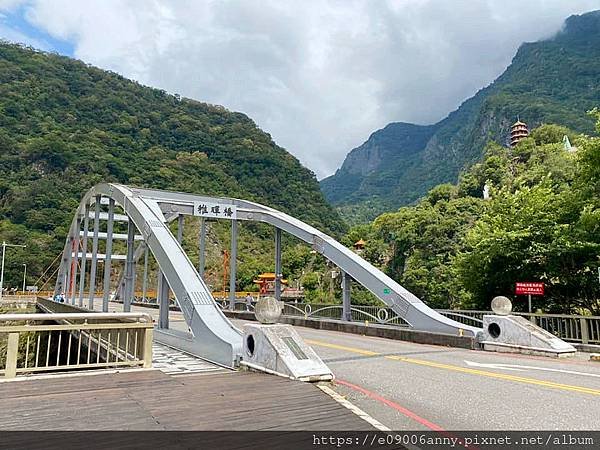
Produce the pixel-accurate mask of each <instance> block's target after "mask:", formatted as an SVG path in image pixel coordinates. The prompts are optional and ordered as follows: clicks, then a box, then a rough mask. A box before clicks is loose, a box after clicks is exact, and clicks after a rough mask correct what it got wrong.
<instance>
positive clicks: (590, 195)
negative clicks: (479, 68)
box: [349, 111, 600, 314]
mask: <svg viewBox="0 0 600 450" xmlns="http://www.w3.org/2000/svg"><path fill="white" fill-rule="evenodd" d="M593 116H595V117H596V119H597V120H598V123H597V130H598V132H600V113H599V112H598V111H595V112H594V113H593ZM565 135H568V136H569V138H570V140H571V142H572V143H573V145H574V146H576V147H577V150H576V151H575V152H568V151H567V150H565V148H564V145H563V143H562V141H563V137H564V136H565ZM485 184H488V186H490V192H491V198H490V199H488V200H484V199H483V198H482V191H483V187H484V185H485ZM599 232H600V139H599V138H596V137H589V136H583V135H577V134H575V133H573V132H571V131H570V130H568V129H567V128H565V127H562V126H557V125H543V126H541V127H539V128H537V129H535V130H533V132H532V133H531V136H530V137H529V138H527V139H524V140H523V141H521V142H520V143H519V144H518V145H517V147H515V148H514V149H508V148H505V147H502V146H500V145H498V144H495V143H490V144H489V145H488V146H487V147H486V151H485V158H484V160H483V161H482V162H480V163H478V164H475V165H474V166H473V167H472V168H471V169H470V170H469V171H468V172H466V173H464V174H463V175H462V177H461V179H460V180H459V182H458V184H457V185H452V184H442V185H439V186H437V187H435V188H434V189H432V190H430V191H429V193H428V194H427V195H426V196H425V198H424V199H422V200H421V201H420V202H419V203H417V204H416V205H414V206H407V207H403V208H400V210H399V211H398V212H394V213H387V214H383V215H381V216H379V217H378V218H377V219H376V220H375V221H374V222H373V223H372V224H369V225H360V226H358V227H355V228H353V229H352V230H351V231H350V233H349V235H352V236H353V239H356V238H357V237H358V236H361V237H362V238H363V239H366V241H367V248H366V253H365V255H366V256H367V258H368V259H370V260H371V261H372V262H373V263H375V264H378V265H380V266H381V267H382V268H383V269H384V270H385V271H386V272H387V273H388V274H389V275H390V276H392V277H393V278H394V279H396V280H398V281H399V282H400V283H401V284H402V285H404V286H405V287H406V288H407V289H409V290H411V291H412V292H413V293H415V294H416V295H417V296H419V297H420V298H421V299H423V301H425V302H426V303H427V304H429V305H430V306H433V307H438V308H447V307H452V308H466V309H489V304H490V301H491V299H492V298H493V297H494V296H496V295H507V296H509V297H514V296H513V293H514V284H515V282H517V281H542V282H544V283H545V284H546V287H547V288H546V296H545V297H544V298H537V299H534V308H542V309H543V310H545V311H546V312H563V313H574V312H580V313H581V312H583V313H594V314H600V284H599V283H598V268H599V267H600V256H598V255H600V237H599V236H600V233H599ZM522 300H523V299H522V298H521V299H516V305H517V306H516V307H517V309H520V310H524V304H525V303H526V302H524V301H522Z"/></svg>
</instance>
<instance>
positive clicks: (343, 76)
mask: <svg viewBox="0 0 600 450" xmlns="http://www.w3.org/2000/svg"><path fill="white" fill-rule="evenodd" d="M0 2H4V3H5V2H7V0H0ZM8 3H16V0H12V1H8ZM597 8H600V0H570V1H569V2H565V1H561V0H530V1H527V2H523V1H521V0H505V1H502V2H498V1H496V0H487V1H483V0H482V1H477V2H474V1H472V0H453V1H446V0H436V1H434V0H402V1H401V0H398V1H392V0H388V1H383V0H381V1H377V2H374V1H369V0H330V1H325V0H322V1H321V0H304V1H301V2H299V1H295V0H261V1H253V2H251V1H247V0H229V1H221V0H205V1H193V0H189V1H185V0H174V1H158V0H139V1H126V0H122V1H121V0H104V1H96V2H93V3H92V2H82V1H80V0H31V1H30V2H29V3H28V6H27V7H26V11H27V12H26V17H27V19H28V20H29V21H30V22H31V23H32V24H34V25H35V26H37V27H39V28H41V29H43V30H45V31H46V32H48V33H49V34H50V35H52V36H53V37H56V38H60V39H63V40H69V41H71V42H73V44H74V48H75V55H76V56H77V57H78V58H81V59H83V60H84V61H86V62H89V63H92V64H95V65H98V66H100V67H103V68H107V69H111V70H114V71H117V72H120V73H122V74H124V75H125V76H128V77H131V78H134V79H136V80H138V81H140V82H142V83H145V84H149V85H152V86H157V87H160V88H163V89H166V90H167V91H170V92H177V93H179V94H181V95H184V96H187V97H192V98H196V99H199V100H203V101H207V102H210V103H216V104H222V105H224V106H226V107H228V108H230V109H233V110H238V111H242V112H244V113H246V114H248V115H249V116H250V117H251V118H253V119H254V120H255V121H256V122H257V123H258V125H259V126H261V128H263V129H264V130H266V131H268V132H269V133H271V134H272V136H273V137H274V139H275V140H276V141H277V142H278V143H279V144H280V145H282V146H284V147H286V148H287V149H288V150H289V151H291V152H292V153H293V154H295V155H296V156H298V157H299V158H300V160H301V161H302V162H303V163H305V164H306V165H307V166H308V167H310V168H311V169H313V170H314V171H315V172H316V173H317V174H318V175H319V176H324V175H327V174H330V173H331V172H333V171H334V170H335V169H336V168H337V167H338V166H339V165H340V164H341V161H342V160H343V158H344V156H345V154H346V153H347V152H348V151H349V150H350V149H351V148H352V147H354V146H356V145H359V144H360V143H361V142H362V141H364V140H365V139H366V138H367V137H368V135H369V134H370V133H371V132H372V131H374V130H375V129H377V128H380V127H382V126H384V125H385V124H387V123H388V122H391V121H407V122H417V123H432V122H435V121H437V120H439V119H441V118H443V117H444V116H445V115H446V114H447V113H448V112H449V111H450V110H452V109H454V108H456V107H457V106H458V105H459V104H460V102H461V101H463V100H464V99H465V98H467V97H468V96H470V95H472V94H474V93H475V92H476V91H477V90H478V89H479V88H481V87H483V86H484V85H486V84H488V83H489V82H491V81H492V80H493V79H494V78H495V77H496V76H498V75H499V74H500V73H501V72H502V70H503V69H504V68H505V67H506V66H507V65H508V64H509V63H510V60H511V58H512V56H513V55H514V53H515V51H516V49H517V48H518V46H519V44H520V43H521V42H523V41H531V40H537V39H540V38H543V37H546V36H549V35H551V34H552V33H554V32H556V31H557V30H558V29H559V28H560V25H561V23H562V22H563V20H564V19H565V18H566V17H567V16H569V15H570V14H574V13H581V12H584V11H588V10H592V9H597ZM0 9H2V3H0ZM0 35H2V34H1V31H0Z"/></svg>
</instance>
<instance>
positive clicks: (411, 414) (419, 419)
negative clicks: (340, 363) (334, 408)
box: [335, 379, 477, 450]
mask: <svg viewBox="0 0 600 450" xmlns="http://www.w3.org/2000/svg"><path fill="white" fill-rule="evenodd" d="M335 382H336V383H337V384H341V385H343V386H346V387H349V388H350V389H354V390H355V391H358V392H360V393H362V394H365V395H366V396H367V397H370V398H372V399H373V400H377V401H378V402H381V403H383V404H384V405H387V406H389V407H390V408H394V409H395V410H396V411H398V412H400V413H402V414H404V415H405V416H406V417H409V418H410V419H413V420H414V421H416V422H419V423H420V424H421V425H423V426H425V427H427V428H429V429H430V430H433V431H438V432H440V433H441V434H443V435H444V436H448V437H456V436H454V435H453V434H452V433H449V432H448V431H446V430H445V429H443V428H442V427H440V426H439V425H437V424H435V423H433V422H430V421H429V420H427V419H425V418H423V417H421V416H419V415H418V414H415V413H414V412H412V411H410V410H409V409H406V408H405V407H403V406H401V405H399V404H398V403H396V402H393V401H391V400H388V399H387V398H385V397H382V396H381V395H379V394H376V393H375V392H372V391H369V390H368V389H365V388H363V387H360V386H357V385H356V384H352V383H349V382H347V381H344V380H340V379H337V380H335ZM459 444H460V445H462V446H463V447H466V448H472V449H476V450H477V447H474V446H469V445H466V444H464V442H462V440H459Z"/></svg>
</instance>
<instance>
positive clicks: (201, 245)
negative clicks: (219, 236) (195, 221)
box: [198, 218, 206, 279]
mask: <svg viewBox="0 0 600 450" xmlns="http://www.w3.org/2000/svg"><path fill="white" fill-rule="evenodd" d="M205 252H206V219H204V218H201V219H200V242H199V244H198V260H199V261H198V274H199V275H200V278H202V279H204V266H205V264H206V263H205V258H206V255H205Z"/></svg>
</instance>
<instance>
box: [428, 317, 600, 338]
mask: <svg viewBox="0 0 600 450" xmlns="http://www.w3.org/2000/svg"><path fill="white" fill-rule="evenodd" d="M436 311H437V312H439V313H440V314H442V315H444V316H446V317H449V318H451V319H454V320H456V321H457V322H460V323H464V324H467V325H475V326H481V324H482V323H483V321H482V319H483V316H484V315H485V314H493V312H492V311H475V310H453V309H438V310H436ZM513 314H515V315H518V316H522V317H525V318H526V319H528V320H529V321H531V322H532V323H534V324H536V325H537V326H539V327H541V328H543V329H544V330H546V331H549V332H550V333H552V334H554V335H555V336H556V337H559V338H561V339H563V340H565V341H569V342H578V343H581V344H600V316H576V315H569V314H543V313H524V312H514V313H513Z"/></svg>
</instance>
